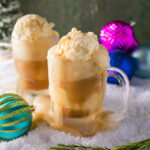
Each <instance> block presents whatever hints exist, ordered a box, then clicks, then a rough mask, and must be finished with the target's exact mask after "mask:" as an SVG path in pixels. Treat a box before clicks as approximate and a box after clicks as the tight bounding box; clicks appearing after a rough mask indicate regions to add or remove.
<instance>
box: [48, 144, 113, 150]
mask: <svg viewBox="0 0 150 150" xmlns="http://www.w3.org/2000/svg"><path fill="white" fill-rule="evenodd" d="M50 150H110V149H108V148H101V147H95V146H84V145H64V144H58V145H57V147H50Z"/></svg>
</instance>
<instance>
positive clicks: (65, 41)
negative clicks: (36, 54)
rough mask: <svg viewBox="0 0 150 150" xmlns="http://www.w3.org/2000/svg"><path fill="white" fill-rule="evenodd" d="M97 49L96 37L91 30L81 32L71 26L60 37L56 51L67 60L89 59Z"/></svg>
mask: <svg viewBox="0 0 150 150" xmlns="http://www.w3.org/2000/svg"><path fill="white" fill-rule="evenodd" d="M98 49H99V43H98V39H97V36H96V35H95V34H94V33H93V32H88V33H82V32H81V31H78V30H77V29H76V28H72V30H71V32H69V33H68V34H67V35H65V36H63V37H62V38H61V39H60V41H59V43H58V49H57V53H58V54H59V55H60V56H64V57H66V58H67V59H69V60H89V59H90V58H91V56H92V54H93V53H95V52H96V51H97V50H98Z"/></svg>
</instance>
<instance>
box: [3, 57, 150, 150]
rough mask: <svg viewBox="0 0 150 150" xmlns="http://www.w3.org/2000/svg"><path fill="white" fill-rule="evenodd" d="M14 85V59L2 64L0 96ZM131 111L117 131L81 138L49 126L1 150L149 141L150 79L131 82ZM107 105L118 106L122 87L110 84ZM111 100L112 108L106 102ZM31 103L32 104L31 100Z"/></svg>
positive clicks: (42, 125)
mask: <svg viewBox="0 0 150 150" xmlns="http://www.w3.org/2000/svg"><path fill="white" fill-rule="evenodd" d="M14 85H15V70H14V66H13V59H9V60H6V61H1V62H0V93H4V92H7V91H12V89H13V88H14ZM130 86H131V87H130V105H129V111H128V113H127V115H126V117H125V118H124V120H123V122H122V123H121V124H120V125H119V126H118V127H117V128H115V129H114V130H112V131H107V132H103V133H101V132H99V133H97V134H96V135H95V136H92V137H86V138H85V137H79V136H77V137H76V136H73V135H71V134H66V133H64V132H60V131H57V130H53V129H51V127H49V126H48V125H47V124H46V123H44V122H41V123H39V124H38V126H37V127H36V128H35V129H34V130H31V131H29V132H28V134H27V135H24V136H22V137H20V138H18V139H15V140H12V141H9V142H5V141H1V142H0V150H48V149H49V147H50V146H55V145H56V144H58V143H63V144H84V145H95V146H100V147H108V148H112V147H114V146H117V145H122V144H128V143H130V142H136V141H139V140H144V139H147V138H150V79H145V80H143V79H139V78H135V77H134V78H133V79H132V80H131V82H130ZM106 93H107V94H106V96H105V99H104V101H105V103H106V105H107V106H114V107H116V108H118V107H119V102H120V100H119V96H120V93H121V92H120V87H119V86H117V85H111V84H108V85H107V91H106ZM107 101H109V102H108V103H109V105H108V103H107ZM29 103H31V101H29Z"/></svg>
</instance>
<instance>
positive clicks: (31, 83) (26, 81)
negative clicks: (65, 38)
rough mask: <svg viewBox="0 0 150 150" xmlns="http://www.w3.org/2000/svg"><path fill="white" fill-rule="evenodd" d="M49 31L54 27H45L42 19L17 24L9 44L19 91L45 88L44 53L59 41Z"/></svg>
mask: <svg viewBox="0 0 150 150" xmlns="http://www.w3.org/2000/svg"><path fill="white" fill-rule="evenodd" d="M53 27H54V23H48V22H47V20H46V19H44V18H42V17H40V16H38V15H34V14H29V15H25V16H23V17H21V18H19V19H18V20H17V22H16V24H15V26H14V30H13V32H12V39H11V42H12V48H13V56H14V64H15V68H16V72H17V74H18V81H19V85H20V87H21V88H22V89H27V90H43V89H47V88H48V66H47V52H48V49H49V48H50V47H52V46H53V45H55V44H57V42H58V40H59V34H58V32H56V31H54V30H53Z"/></svg>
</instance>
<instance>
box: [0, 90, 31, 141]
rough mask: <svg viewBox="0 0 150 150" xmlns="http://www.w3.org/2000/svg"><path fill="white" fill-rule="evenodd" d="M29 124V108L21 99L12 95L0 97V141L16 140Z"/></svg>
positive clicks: (26, 129)
mask: <svg viewBox="0 0 150 150" xmlns="http://www.w3.org/2000/svg"><path fill="white" fill-rule="evenodd" d="M31 124H32V112H31V108H30V106H29V104H28V103H27V102H26V101H25V100H24V99H23V98H22V97H20V96H18V95H15V94H12V93H7V94H2V95H0V140H12V139H15V138H18V137H19V136H21V135H23V134H25V133H26V132H27V131H28V130H29V129H30V127H31Z"/></svg>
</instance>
